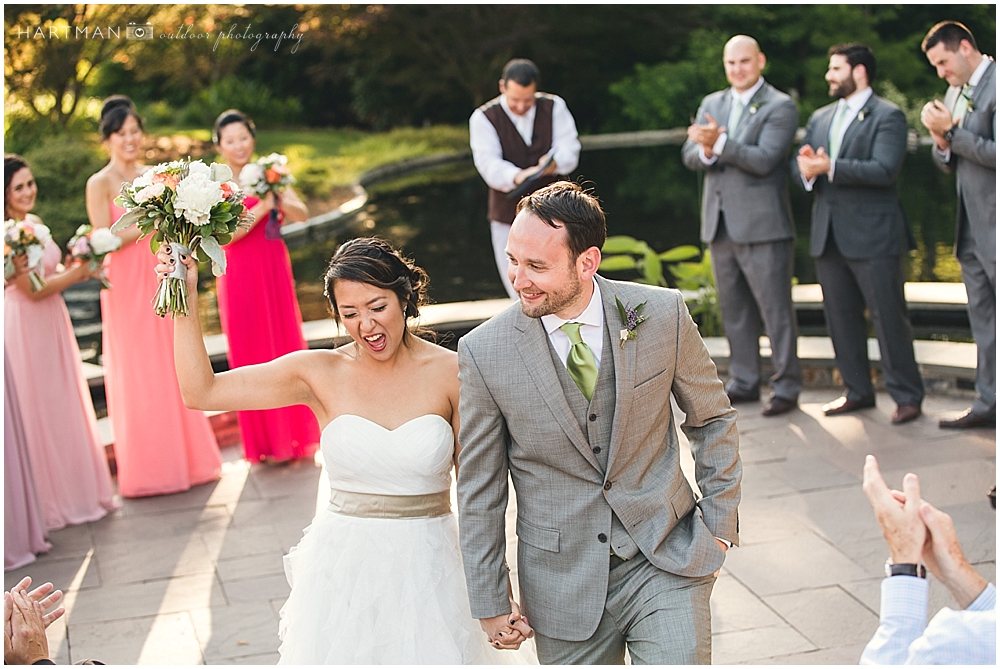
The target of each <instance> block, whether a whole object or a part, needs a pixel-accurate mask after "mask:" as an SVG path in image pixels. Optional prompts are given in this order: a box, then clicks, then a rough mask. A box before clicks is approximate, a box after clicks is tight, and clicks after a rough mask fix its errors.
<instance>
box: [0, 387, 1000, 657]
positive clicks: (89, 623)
mask: <svg viewBox="0 0 1000 669" xmlns="http://www.w3.org/2000/svg"><path fill="white" fill-rule="evenodd" d="M837 392H838V391H836V390H829V389H825V390H821V389H816V390H808V391H807V392H805V393H804V394H803V396H802V398H801V404H800V407H801V410H800V411H796V412H793V413H791V414H788V415H786V416H781V417H777V418H769V419H765V418H763V417H762V416H760V415H759V407H758V406H756V405H739V406H738V408H740V409H741V411H740V421H739V425H740V434H741V453H742V457H743V466H744V480H743V502H742V504H741V506H740V521H741V522H740V526H741V546H740V547H739V548H737V549H734V550H732V551H731V552H730V553H729V556H728V558H727V560H726V563H725V566H724V567H723V570H722V574H721V576H720V578H719V580H718V583H717V584H716V587H715V591H714V594H713V597H712V613H713V649H714V661H715V663H716V664H735V663H750V664H785V663H787V664H856V663H857V661H858V658H859V656H860V654H861V651H862V649H863V648H864V645H865V643H866V642H867V640H868V639H869V638H870V637H871V635H872V633H873V632H874V631H875V629H876V627H877V626H878V608H879V582H880V579H881V575H882V569H883V562H884V561H885V558H886V556H887V550H886V547H885V545H884V542H883V541H882V538H881V535H880V533H879V529H878V526H877V525H876V523H875V520H874V517H873V515H872V512H871V509H870V507H869V506H868V503H867V501H866V500H865V497H864V495H863V493H862V491H861V485H860V481H861V468H862V465H863V462H864V456H865V454H867V453H873V454H875V455H876V456H877V457H878V458H879V462H880V464H881V466H882V471H883V473H884V474H885V476H886V479H887V481H888V482H889V484H890V486H893V487H899V486H900V485H901V479H902V476H903V474H904V473H905V472H907V471H914V472H916V473H917V474H919V475H920V479H921V488H922V491H923V496H924V497H925V498H926V499H927V500H929V501H930V502H932V503H934V504H935V505H937V506H939V507H940V508H942V509H944V510H945V511H947V512H948V513H950V514H951V515H952V517H953V518H954V519H955V524H956V527H957V529H958V533H959V536H960V538H961V540H962V544H963V546H964V547H965V550H966V554H967V555H968V556H969V558H970V560H971V561H972V562H973V563H974V564H975V565H976V568H977V569H978V570H979V571H980V572H981V573H982V574H983V575H984V576H985V577H986V578H988V579H990V580H991V581H995V578H996V575H995V574H996V523H997V520H996V514H995V512H994V511H992V510H991V509H990V507H989V504H988V502H987V500H986V491H987V490H988V489H989V487H990V485H992V484H993V483H994V482H995V480H996V434H995V431H994V430H985V429H979V430H972V431H964V432H951V431H944V430H940V429H938V427H937V421H936V417H937V416H939V415H943V414H946V413H948V412H952V411H958V410H960V409H962V408H964V407H966V406H968V403H969V400H968V398H962V397H947V396H931V397H928V398H927V400H926V401H925V404H924V411H925V412H926V414H927V415H925V416H924V417H922V418H920V419H919V420H917V421H915V422H914V423H911V424H908V425H903V426H899V427H894V426H892V425H890V424H889V416H890V415H891V412H892V409H893V403H892V401H891V400H890V399H889V398H888V396H887V395H885V394H884V393H883V394H880V395H879V397H878V402H879V405H878V407H877V408H876V409H871V410H867V411H863V412H859V413H857V414H854V415H848V416H839V417H832V418H826V417H824V416H823V415H822V413H821V411H820V405H821V404H822V403H823V402H826V401H829V400H830V399H832V398H833V397H835V396H836V395H837ZM240 456H241V453H240V451H239V450H238V448H232V447H230V448H227V449H225V450H224V458H225V460H226V462H225V464H224V468H223V477H222V479H221V480H220V481H218V482H216V483H213V484H208V485H203V486H199V487H197V488H195V489H193V490H191V491H189V492H186V493H181V494H176V495H169V496H164V497H155V498H147V499H133V500H125V501H124V503H123V506H122V509H121V510H120V511H117V512H115V513H113V514H110V515H109V516H108V517H106V518H104V519H102V520H100V521H98V522H94V523H90V524H88V525H83V526H77V527H70V528H67V529H64V530H60V531H58V532H53V533H51V536H50V539H51V541H52V543H53V548H52V550H51V551H50V552H49V553H48V554H47V555H44V556H42V557H41V558H40V559H39V560H38V561H37V562H35V563H34V564H31V565H29V566H28V567H26V568H24V569H20V570H17V571H14V572H8V573H6V574H5V575H4V583H5V586H6V587H7V588H9V587H11V585H12V584H14V583H16V582H17V581H18V580H19V579H20V578H21V577H22V576H23V575H25V574H30V575H31V576H32V577H33V578H34V579H35V581H36V583H42V582H44V581H47V580H48V581H52V582H53V583H55V585H56V586H57V587H59V588H61V589H63V590H64V591H65V592H66V593H67V596H66V608H67V610H68V614H67V615H66V617H65V618H64V619H63V620H61V621H59V622H57V623H56V624H54V625H53V626H52V628H50V630H49V639H50V647H51V649H52V653H53V657H54V659H55V660H56V661H58V662H60V663H66V662H76V661H79V660H82V659H86V658H96V659H100V660H102V661H104V662H107V663H109V664H198V663H207V664H273V663H274V662H276V661H277V659H278V655H277V648H278V636H277V629H278V610H279V609H280V607H281V605H282V603H283V601H284V599H285V597H286V596H287V594H288V586H287V584H286V582H285V577H284V574H283V567H282V555H283V554H284V553H285V552H286V551H287V550H288V549H289V548H290V547H291V546H292V545H294V544H295V543H296V542H297V541H298V540H299V538H300V536H301V534H302V529H303V528H304V527H305V526H306V525H307V524H308V523H309V521H310V519H311V518H312V516H313V514H314V513H315V511H316V509H317V507H320V508H321V507H324V506H325V505H326V503H327V495H328V493H327V491H326V477H325V475H323V474H322V473H321V472H322V468H321V466H320V465H319V464H314V463H312V462H300V463H297V464H293V465H290V466H286V467H279V468H274V467H267V466H262V465H255V466H253V467H250V466H249V465H248V464H247V463H245V462H244V461H243V460H242V459H241V457H240ZM684 466H685V471H686V472H687V474H688V476H689V477H691V476H692V474H693V465H692V463H691V461H690V457H689V456H688V457H686V458H685V461H684ZM512 529H513V527H512V524H510V528H509V533H510V539H509V542H508V543H509V547H510V548H511V549H513V548H514V546H515V541H516V540H515V539H514V538H513V532H512ZM331 596H335V593H331ZM950 603H951V602H950V596H949V595H948V593H947V591H946V590H945V589H944V588H943V587H942V586H941V585H940V584H939V583H936V582H934V583H932V587H931V606H930V610H931V612H932V613H933V612H935V611H936V610H937V609H938V608H940V607H941V606H944V605H948V604H950Z"/></svg>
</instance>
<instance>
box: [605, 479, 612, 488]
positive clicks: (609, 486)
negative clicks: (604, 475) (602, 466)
mask: <svg viewBox="0 0 1000 669" xmlns="http://www.w3.org/2000/svg"><path fill="white" fill-rule="evenodd" d="M604 489H605V490H611V481H608V482H607V483H605V484H604Z"/></svg>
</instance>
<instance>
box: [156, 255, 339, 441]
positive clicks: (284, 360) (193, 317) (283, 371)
mask: <svg viewBox="0 0 1000 669" xmlns="http://www.w3.org/2000/svg"><path fill="white" fill-rule="evenodd" d="M157 258H159V260H160V264H159V265H157V267H156V271H157V273H162V272H165V271H169V268H170V266H169V265H168V264H167V263H168V262H169V258H168V256H167V254H166V253H165V252H164V251H161V252H160V253H159V254H157ZM181 262H182V263H183V264H184V265H185V266H186V267H187V268H188V272H187V286H188V305H189V307H190V315H188V316H180V315H178V316H175V317H174V368H175V370H176V372H177V382H178V384H179V385H180V390H181V396H182V397H183V398H184V404H185V405H187V406H188V407H189V408H191V409H201V410H204V411H222V410H238V411H243V410H250V409H276V408H278V407H284V406H290V405H293V404H305V405H306V406H308V407H309V408H311V409H312V410H313V412H314V413H315V414H316V418H317V419H318V420H319V422H320V424H321V425H322V424H326V423H327V422H329V420H328V416H327V415H326V411H325V409H324V408H323V405H322V403H321V402H320V401H319V400H318V398H317V397H316V394H315V393H314V392H313V390H312V387H311V385H310V383H309V380H308V379H309V370H310V369H314V368H315V366H316V358H317V356H322V355H323V353H322V352H318V351H296V352H294V353H289V354H288V355H284V356H281V357H280V358H277V359H276V360H272V361H271V362H267V363H263V364H260V365H248V366H246V367H238V368H236V369H232V370H229V371H228V372H223V373H221V374H215V373H214V372H213V371H212V363H211V361H210V360H209V358H208V352H207V351H206V350H205V341H204V339H203V337H202V333H201V322H200V319H199V317H198V266H197V263H196V262H195V261H194V260H193V259H192V258H191V257H190V256H185V257H184V258H183V259H182V260H181Z"/></svg>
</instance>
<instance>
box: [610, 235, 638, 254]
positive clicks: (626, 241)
mask: <svg viewBox="0 0 1000 669" xmlns="http://www.w3.org/2000/svg"><path fill="white" fill-rule="evenodd" d="M644 247H646V243H645V242H640V241H639V240H638V239H636V238H635V237H629V236H628V235H614V236H612V237H608V238H607V240H605V242H604V246H603V247H601V252H602V253H644V252H645V251H644Z"/></svg>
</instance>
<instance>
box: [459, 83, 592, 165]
mask: <svg viewBox="0 0 1000 669" xmlns="http://www.w3.org/2000/svg"><path fill="white" fill-rule="evenodd" d="M487 122H488V121H487ZM494 134H496V133H494ZM497 143H498V144H499V140H497ZM552 156H553V158H554V159H555V163H556V173H557V174H569V173H570V172H572V171H573V170H575V169H576V166H577V165H578V164H579V163H580V138H579V137H578V136H577V132H576V121H574V120H573V115H572V114H570V112H569V108H568V107H567V106H566V101H565V100H563V99H562V98H561V97H559V96H558V95H554V96H552ZM477 167H478V165H477ZM511 179H512V181H511V183H513V176H512V177H511Z"/></svg>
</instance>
